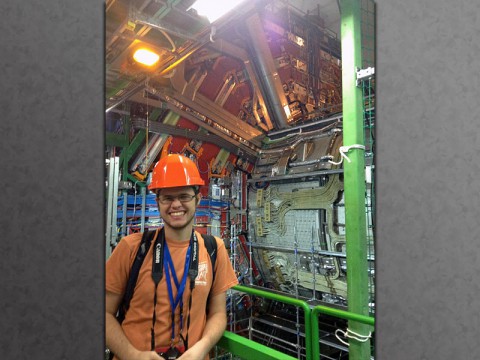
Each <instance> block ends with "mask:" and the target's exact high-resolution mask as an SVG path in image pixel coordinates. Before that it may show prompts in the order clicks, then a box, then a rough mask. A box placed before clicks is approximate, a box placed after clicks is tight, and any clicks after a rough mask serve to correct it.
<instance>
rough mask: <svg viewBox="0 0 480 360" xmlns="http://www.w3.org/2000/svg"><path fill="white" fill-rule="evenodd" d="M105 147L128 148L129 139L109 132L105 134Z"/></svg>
mask: <svg viewBox="0 0 480 360" xmlns="http://www.w3.org/2000/svg"><path fill="white" fill-rule="evenodd" d="M105 145H107V146H118V147H126V146H128V139H126V138H125V135H122V134H115V133H111V132H107V133H106V134H105Z"/></svg>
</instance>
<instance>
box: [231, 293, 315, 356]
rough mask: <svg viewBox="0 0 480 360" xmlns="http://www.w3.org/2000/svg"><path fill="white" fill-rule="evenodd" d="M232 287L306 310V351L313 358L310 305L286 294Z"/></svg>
mask: <svg viewBox="0 0 480 360" xmlns="http://www.w3.org/2000/svg"><path fill="white" fill-rule="evenodd" d="M232 289H233V290H236V291H240V292H244V293H247V294H250V295H255V296H260V297H262V298H265V299H270V300H275V301H279V302H281V303H285V304H289V305H294V306H297V307H300V308H302V309H303V311H304V318H305V353H306V356H307V359H312V343H311V342H310V341H311V339H312V334H311V331H312V326H311V321H312V320H311V319H312V318H311V309H310V306H309V305H308V304H307V303H306V302H305V301H303V300H299V299H294V298H291V297H288V296H284V295H279V294H274V293H271V292H269V291H265V290H260V289H256V288H250V287H247V286H243V285H237V286H234V287H233V288H232ZM268 350H269V351H271V350H272V349H270V348H268ZM239 355H241V354H239Z"/></svg>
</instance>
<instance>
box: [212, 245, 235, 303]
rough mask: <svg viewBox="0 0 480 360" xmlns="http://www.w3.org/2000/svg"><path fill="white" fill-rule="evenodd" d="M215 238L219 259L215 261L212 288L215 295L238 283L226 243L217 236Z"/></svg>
mask: <svg viewBox="0 0 480 360" xmlns="http://www.w3.org/2000/svg"><path fill="white" fill-rule="evenodd" d="M215 240H216V241H217V260H216V261H215V280H214V283H213V286H212V290H211V294H212V295H213V296H215V295H217V294H220V293H222V292H225V291H227V290H228V289H230V288H231V287H232V286H235V285H237V284H238V280H237V276H236V275H235V271H234V269H233V267H232V264H231V263H230V257H229V255H228V251H227V249H226V248H225V243H224V242H223V240H222V239H220V238H217V237H215Z"/></svg>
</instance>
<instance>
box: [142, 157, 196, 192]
mask: <svg viewBox="0 0 480 360" xmlns="http://www.w3.org/2000/svg"><path fill="white" fill-rule="evenodd" d="M195 185H205V182H204V181H203V179H202V178H201V177H200V173H199V172H198V168H197V165H196V164H195V163H194V162H193V161H192V160H190V159H189V158H187V157H185V156H182V155H179V154H169V155H167V156H165V157H163V158H161V159H160V161H159V162H157V164H156V165H155V167H154V168H153V173H152V181H151V182H150V185H148V189H149V190H154V189H163V188H172V187H177V186H195Z"/></svg>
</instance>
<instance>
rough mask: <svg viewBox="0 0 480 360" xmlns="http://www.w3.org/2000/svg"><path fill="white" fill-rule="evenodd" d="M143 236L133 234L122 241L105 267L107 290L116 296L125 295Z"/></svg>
mask: <svg viewBox="0 0 480 360" xmlns="http://www.w3.org/2000/svg"><path fill="white" fill-rule="evenodd" d="M141 239H142V234H132V235H129V236H126V237H124V238H122V239H121V240H120V242H119V243H118V245H117V246H116V247H115V249H114V250H113V252H112V254H111V255H110V257H109V258H108V260H107V262H106V265H105V289H106V290H107V291H110V292H113V293H115V294H123V293H124V292H125V287H126V286H127V281H128V276H129V275H130V269H131V268H132V265H133V260H134V258H135V249H136V247H138V245H139V244H140V240H141Z"/></svg>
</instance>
